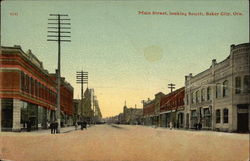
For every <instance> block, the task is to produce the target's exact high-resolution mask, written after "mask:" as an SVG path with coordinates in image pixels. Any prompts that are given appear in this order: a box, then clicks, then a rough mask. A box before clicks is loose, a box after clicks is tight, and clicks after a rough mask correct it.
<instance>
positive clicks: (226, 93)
mask: <svg viewBox="0 0 250 161" xmlns="http://www.w3.org/2000/svg"><path fill="white" fill-rule="evenodd" d="M226 96H228V80H225V81H224V82H223V97H226Z"/></svg>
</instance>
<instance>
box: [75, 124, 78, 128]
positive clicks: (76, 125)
mask: <svg viewBox="0 0 250 161" xmlns="http://www.w3.org/2000/svg"><path fill="white" fill-rule="evenodd" d="M77 127H78V124H77V122H75V130H77Z"/></svg>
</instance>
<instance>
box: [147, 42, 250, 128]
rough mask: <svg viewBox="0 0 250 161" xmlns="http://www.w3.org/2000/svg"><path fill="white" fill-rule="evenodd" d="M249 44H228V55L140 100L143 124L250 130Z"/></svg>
mask: <svg viewBox="0 0 250 161" xmlns="http://www.w3.org/2000/svg"><path fill="white" fill-rule="evenodd" d="M249 118H250V44H249V43H245V44H239V45H231V49H230V54H229V56H228V57H227V58H226V59H225V60H223V61H221V62H216V60H215V59H214V60H212V63H211V65H210V67H209V68H208V69H207V70H205V71H202V72H201V73H199V74H196V75H192V74H189V75H188V76H185V86H184V87H182V88H179V89H177V90H175V91H173V92H171V93H169V94H164V93H162V92H159V93H157V94H155V98H154V99H153V100H150V99H148V100H147V101H143V123H144V125H155V126H161V127H170V126H173V127H176V128H186V129H190V128H197V125H201V128H202V129H206V130H217V131H227V132H249V131H250V119H249Z"/></svg>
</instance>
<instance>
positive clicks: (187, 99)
mask: <svg viewBox="0 0 250 161" xmlns="http://www.w3.org/2000/svg"><path fill="white" fill-rule="evenodd" d="M188 100H189V98H188V94H187V95H186V101H187V105H188V104H189V101H188Z"/></svg>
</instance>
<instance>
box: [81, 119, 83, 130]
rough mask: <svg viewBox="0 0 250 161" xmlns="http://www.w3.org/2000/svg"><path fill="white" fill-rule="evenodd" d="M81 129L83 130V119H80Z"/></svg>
mask: <svg viewBox="0 0 250 161" xmlns="http://www.w3.org/2000/svg"><path fill="white" fill-rule="evenodd" d="M81 130H83V121H81Z"/></svg>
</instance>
